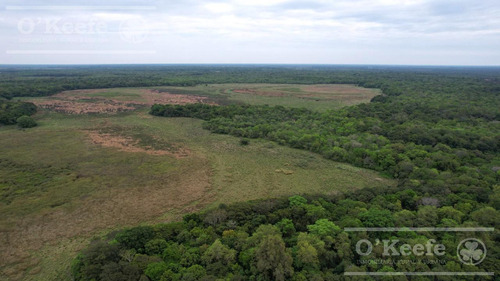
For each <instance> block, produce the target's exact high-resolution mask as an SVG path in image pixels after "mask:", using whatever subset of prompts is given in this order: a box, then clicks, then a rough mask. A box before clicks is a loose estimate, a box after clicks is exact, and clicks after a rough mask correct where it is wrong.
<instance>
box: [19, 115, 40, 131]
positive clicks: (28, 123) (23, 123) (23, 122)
mask: <svg viewBox="0 0 500 281" xmlns="http://www.w3.org/2000/svg"><path fill="white" fill-rule="evenodd" d="M16 122H17V125H18V126H19V127H20V128H33V127H36V126H37V125H38V124H37V123H36V121H35V120H34V119H33V118H31V117H29V116H27V115H23V116H21V117H19V118H17V120H16Z"/></svg>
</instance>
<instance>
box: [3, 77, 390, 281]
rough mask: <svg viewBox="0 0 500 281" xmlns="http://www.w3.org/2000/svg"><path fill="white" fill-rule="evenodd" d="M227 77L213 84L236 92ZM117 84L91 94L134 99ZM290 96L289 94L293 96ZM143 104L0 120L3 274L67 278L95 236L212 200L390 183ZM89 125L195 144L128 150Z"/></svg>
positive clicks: (155, 142) (160, 143)
mask: <svg viewBox="0 0 500 281" xmlns="http://www.w3.org/2000/svg"><path fill="white" fill-rule="evenodd" d="M223 86H224V87H225V88H222V87H223ZM227 86H228V85H216V86H213V87H221V88H220V91H219V93H220V94H221V95H226V94H228V95H231V94H230V93H231V90H228V89H227ZM203 87H205V86H199V87H192V88H194V89H198V88H203ZM207 87H212V86H207ZM238 87H241V88H248V87H250V85H244V86H243V85H239V86H238ZM276 87H279V88H276V89H275V88H273V87H272V88H270V89H269V90H266V91H274V90H276V91H280V92H284V91H286V92H287V93H297V94H303V89H302V86H295V85H288V86H286V87H284V86H276ZM229 88H234V87H233V86H230V87H229ZM183 90H184V91H189V88H186V89H183ZM120 91H121V90H117V89H113V90H110V89H106V90H94V92H91V93H89V94H92V95H100V96H99V97H100V98H101V97H102V96H103V95H110V96H112V99H115V98H120V99H122V98H124V99H125V97H126V96H127V94H128V95H129V96H128V97H127V98H133V99H135V98H137V97H136V96H134V95H135V94H138V93H139V90H137V89H133V90H131V89H124V90H123V91H124V93H125V95H124V96H122V97H120V95H119V93H120ZM200 91H201V90H200ZM103 93H104V94H103ZM174 94H178V93H174ZM193 94H194V95H197V96H198V95H199V96H201V95H200V92H196V91H195V92H194V93H193ZM240 94H241V95H245V94H243V93H240ZM202 97H209V98H210V99H211V100H217V96H213V97H210V95H209V94H207V95H204V96H202ZM234 97H236V96H234ZM259 97H260V98H262V96H259V95H256V97H255V98H256V99H257V98H259ZM226 98H227V97H226ZM276 98H278V97H276ZM47 99H48V98H41V99H40V100H47ZM292 99H293V98H292ZM295 99H297V101H295V100H294V101H293V102H292V103H295V102H299V101H298V99H299V98H298V97H297V98H295ZM147 112H148V109H147V108H140V107H139V108H137V109H136V110H135V111H131V112H122V113H114V114H80V115H72V114H63V113H58V112H54V111H51V110H42V111H41V112H40V113H38V114H37V115H36V119H37V122H38V123H39V126H38V127H36V128H32V129H29V130H20V129H18V128H16V127H13V126H10V127H0V155H1V156H0V177H1V180H0V214H2V216H1V218H0V228H1V229H2V231H0V261H1V262H0V270H1V272H0V280H2V278H4V279H7V280H69V279H68V278H69V275H68V274H67V273H68V269H69V265H70V261H71V259H72V258H74V255H75V253H76V252H77V251H78V250H79V249H81V247H83V246H85V244H86V243H87V242H88V241H89V239H91V238H92V237H93V236H95V235H100V234H102V233H105V232H107V231H111V230H114V229H118V228H122V227H125V226H133V225H137V224H141V223H156V222H164V221H169V220H172V219H178V218H180V217H181V216H182V215H183V214H185V213H187V212H192V211H196V210H200V209H202V208H205V207H210V206H215V205H216V204H219V203H231V202H238V201H244V200H249V199H257V198H268V197H276V196H281V195H291V194H297V193H323V194H329V193H335V192H338V191H342V190H350V189H356V188H362V187H370V186H378V185H383V186H386V185H390V184H393V182H392V181H391V180H387V179H383V178H381V177H380V175H378V174H377V173H375V172H373V171H368V170H364V169H358V168H355V167H352V166H350V165H346V164H341V163H335V162H332V161H328V160H325V159H322V158H321V157H319V156H318V155H315V154H313V153H310V152H306V151H301V150H296V149H291V148H287V147H282V146H279V145H277V144H274V143H272V142H269V141H263V140H250V144H249V145H246V146H242V145H240V142H239V139H238V138H235V137H232V136H228V135H216V134H212V133H210V132H209V131H206V130H203V129H202V127H201V124H202V121H200V120H195V119H189V118H161V117H153V116H150V115H148V114H147ZM88 131H103V132H106V133H109V134H113V135H114V136H120V137H123V138H125V139H129V140H133V141H134V144H135V145H137V146H139V147H142V148H144V149H146V148H147V147H151V149H153V150H154V149H159V150H161V149H164V150H168V149H172V148H179V147H182V148H184V149H187V150H189V152H190V153H189V155H187V156H186V157H175V155H170V154H165V155H154V154H150V153H147V151H127V150H123V149H120V148H117V147H113V146H105V145H102V144H100V143H95V142H93V141H92V139H91V138H90V137H89V135H88V133H87V132H88Z"/></svg>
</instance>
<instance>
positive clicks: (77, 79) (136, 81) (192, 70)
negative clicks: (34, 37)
mask: <svg viewBox="0 0 500 281" xmlns="http://www.w3.org/2000/svg"><path fill="white" fill-rule="evenodd" d="M443 72H445V73H447V74H448V75H449V76H450V77H454V78H456V79H457V80H462V81H463V82H461V85H462V84H464V85H467V84H476V83H477V82H478V81H484V79H487V80H488V81H487V82H488V83H489V84H491V85H494V86H496V87H497V89H498V69H497V68H492V67H485V68H479V67H477V68H459V67H405V66H401V67H395V66H366V67H365V66H305V65H288V66H279V65H275V66H269V65H142V66H141V65H129V66H127V65H106V66H104V65H103V66H73V65H72V66H65V65H55V66H0V85H2V87H0V97H4V98H12V97H23V96H32V97H33V96H46V95H51V94H54V93H57V92H60V91H64V90H75V89H93V88H116V87H146V86H192V85H197V84H206V83H285V84H288V83H296V84H321V83H325V84H332V83H337V84H339V83H343V84H359V85H361V86H364V87H367V88H380V89H382V90H384V91H385V92H387V93H389V92H393V91H394V90H391V88H392V87H393V86H394V83H396V84H397V85H398V87H401V88H402V89H405V90H408V89H412V88H414V87H420V86H422V85H428V86H430V85H432V86H434V87H438V88H440V89H447V90H448V91H449V90H453V89H460V86H459V85H455V84H453V83H452V84H450V85H441V82H442V77H441V76H442V73H443ZM403 81H404V82H403ZM412 81H413V82H412ZM406 82H412V85H411V86H409V85H406ZM476 86H477V85H476ZM481 87H482V86H481ZM481 87H479V88H476V89H475V91H474V92H473V93H471V94H474V93H475V92H477V91H480V90H481ZM471 106H472V105H471Z"/></svg>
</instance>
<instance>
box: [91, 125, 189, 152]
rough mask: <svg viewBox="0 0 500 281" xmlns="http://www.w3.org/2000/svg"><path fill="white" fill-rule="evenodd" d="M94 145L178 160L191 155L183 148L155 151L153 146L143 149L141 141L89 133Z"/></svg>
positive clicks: (95, 132) (93, 132) (106, 134)
mask: <svg viewBox="0 0 500 281" xmlns="http://www.w3.org/2000/svg"><path fill="white" fill-rule="evenodd" d="M87 134H88V136H89V137H90V139H91V141H92V143H94V144H98V145H101V146H104V147H113V148H118V149H119V150H121V151H125V152H142V153H147V154H150V155H171V156H174V157H176V158H185V157H188V156H189V155H190V154H191V151H190V150H189V149H187V148H183V147H175V146H174V147H173V148H172V149H170V150H159V149H154V148H153V147H151V146H146V147H141V146H139V141H138V140H135V139H133V138H131V137H126V136H117V135H113V134H108V133H101V132H97V131H87Z"/></svg>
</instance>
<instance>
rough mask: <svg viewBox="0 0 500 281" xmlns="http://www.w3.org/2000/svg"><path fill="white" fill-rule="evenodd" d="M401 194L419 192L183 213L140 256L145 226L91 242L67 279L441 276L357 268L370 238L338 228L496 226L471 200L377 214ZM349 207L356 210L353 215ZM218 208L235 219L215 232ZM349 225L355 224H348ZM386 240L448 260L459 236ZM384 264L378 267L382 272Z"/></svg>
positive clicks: (486, 236)
mask: <svg viewBox="0 0 500 281" xmlns="http://www.w3.org/2000/svg"><path fill="white" fill-rule="evenodd" d="M408 195H409V196H416V197H423V195H422V194H421V193H418V192H415V193H413V192H409V191H408V190H407V189H402V188H401V187H393V188H383V189H374V188H370V189H365V190H360V191H356V192H350V193H349V194H348V196H349V199H345V196H346V194H338V195H337V196H329V197H326V196H322V197H318V196H300V197H294V199H297V200H298V201H300V202H301V203H300V204H299V205H294V206H290V204H288V202H289V198H282V199H280V200H276V199H270V200H263V201H253V202H247V203H238V204H232V205H221V206H220V207H219V208H218V209H215V210H210V211H208V212H205V213H199V214H195V215H190V219H186V220H184V221H183V222H181V223H172V224H167V225H155V226H152V227H151V229H155V231H153V233H152V236H150V239H149V240H148V241H147V242H146V243H145V249H146V253H147V255H142V254H138V253H137V254H136V250H135V249H136V248H135V247H138V246H137V245H141V244H142V243H143V242H142V241H144V240H143V236H144V235H143V234H141V233H149V231H148V230H146V229H144V227H137V228H136V229H135V230H134V228H132V229H127V230H124V231H122V232H120V233H119V234H118V235H117V237H128V239H123V238H121V239H120V240H118V239H117V240H116V241H115V242H111V243H106V242H103V241H97V242H95V243H93V244H91V245H90V246H89V247H88V248H87V249H85V250H84V251H82V253H81V254H80V255H79V256H78V258H77V259H76V260H75V261H74V265H73V276H75V279H77V280H91V279H86V278H88V277H89V276H90V277H93V278H96V280H105V279H103V278H104V277H105V276H107V277H106V278H108V277H109V276H114V278H117V279H116V280H121V279H120V278H122V277H123V276H124V274H125V273H126V272H129V273H130V276H138V275H137V274H145V275H146V276H148V278H150V280H217V279H224V280H226V279H229V280H231V278H236V276H238V278H242V279H235V280H247V279H248V280H286V279H292V280H295V279H296V280H336V279H339V278H340V279H341V277H342V276H343V272H344V271H345V270H347V269H348V270H349V271H356V270H358V271H359V270H361V271H366V270H368V271H370V272H377V271H401V270H405V271H406V270H407V271H423V270H424V271H425V270H427V271H429V270H431V271H441V270H443V268H441V265H440V264H439V263H436V264H429V265H423V266H424V267H422V266H421V265H419V263H416V264H414V265H412V264H405V265H404V268H401V267H400V266H403V265H397V264H391V263H383V264H373V263H372V264H369V265H363V264H359V261H360V258H362V257H360V256H357V254H356V252H355V245H356V243H357V241H359V239H366V238H367V236H368V237H369V236H370V235H371V234H370V233H366V234H365V233H360V234H359V235H358V234H354V233H352V232H345V231H343V229H342V228H340V227H339V226H338V225H347V226H353V225H354V226H356V227H374V226H376V227H380V226H394V225H396V226H402V227H409V226H429V225H428V224H424V222H425V221H426V220H429V219H431V220H435V221H436V223H437V224H436V226H452V227H470V226H471V225H478V223H480V224H481V225H483V226H489V227H492V226H493V227H494V226H496V224H497V222H495V221H494V220H495V219H496V218H497V217H498V214H497V211H496V210H495V209H493V208H491V207H490V206H489V205H488V204H486V203H478V202H476V204H475V205H471V206H472V207H471V209H470V210H469V211H467V212H462V211H460V210H457V209H456V208H455V207H453V205H449V204H448V203H446V202H445V203H443V204H444V205H443V206H441V207H439V208H436V207H435V206H429V205H420V206H419V207H418V209H417V210H413V209H411V208H412V206H411V204H410V206H408V208H403V209H402V210H383V209H380V206H379V204H380V202H379V201H380V200H381V199H380V198H385V199H386V200H387V202H391V201H393V200H396V201H397V200H400V199H401V196H408ZM423 198H425V197H423ZM418 201H419V202H427V201H429V200H427V201H426V200H423V201H422V200H418ZM431 201H432V200H431ZM431 201H429V202H431ZM277 202H280V203H277ZM467 202H470V200H469V199H467V198H456V200H455V201H454V202H452V203H453V204H454V205H455V206H461V205H460V204H462V205H463V204H465V203H467ZM315 204H321V206H325V207H324V208H325V210H326V211H325V212H324V213H323V214H322V217H321V218H319V219H317V220H314V219H313V218H312V217H309V216H295V213H294V210H300V209H303V208H304V207H306V206H315ZM447 204H448V205H447ZM242 205H245V206H246V207H248V209H246V210H247V213H245V215H242V214H241V213H240V210H241V209H242V207H243V206H242ZM263 206H273V207H267V212H266V213H265V214H263V215H259V214H260V213H261V212H262V211H261V210H260V208H262V207H263ZM354 209H359V210H358V211H354ZM464 209H465V208H462V210H464ZM217 210H220V211H222V210H223V211H224V212H225V214H226V219H227V220H231V221H234V222H235V225H236V226H231V227H230V226H227V225H221V226H220V228H218V230H216V231H215V232H214V228H213V227H212V226H211V224H210V223H208V222H206V220H205V218H206V217H209V216H211V215H212V214H213V213H214V212H215V211H217ZM353 212H354V213H358V215H357V216H358V217H359V218H360V219H359V220H358V219H355V218H352V217H350V215H349V214H354V213H353ZM257 216H260V224H255V223H254V218H255V217H257ZM416 218H418V219H416ZM420 219H421V220H422V221H420ZM350 220H352V221H354V223H349V222H348V221H350ZM271 223H274V224H275V225H272V224H271ZM407 223H410V224H407ZM168 225H171V226H172V228H175V229H177V231H179V234H178V235H176V236H175V235H174V236H171V238H170V239H169V241H168V242H166V241H165V240H164V239H162V238H160V237H162V236H163V235H164V233H165V232H163V231H159V230H162V229H169V228H168V227H166V226H168ZM173 226H175V227H173ZM179 228H180V229H179ZM181 229H183V230H181ZM183 233H191V235H189V236H186V235H183ZM210 233H211V234H210ZM282 233H283V235H284V236H285V239H283V237H282ZM204 234H209V236H212V235H213V236H214V237H215V239H214V240H212V241H213V242H210V244H200V243H199V237H200V236H203V235H204ZM386 234H387V237H391V239H392V238H394V239H398V240H400V241H401V243H409V244H412V243H423V244H425V243H426V241H427V240H428V239H435V240H437V241H439V242H440V243H441V242H442V243H444V244H445V245H446V247H447V248H449V249H452V250H451V251H452V252H447V260H448V255H449V254H451V255H452V256H454V255H455V251H456V246H457V244H456V243H458V242H459V241H460V240H462V239H463V238H464V237H463V235H462V234H461V233H457V232H437V233H418V232H407V231H402V232H388V233H386ZM495 235H496V234H495V233H483V234H481V240H482V241H484V242H485V243H486V245H487V247H488V250H489V251H491V252H492V253H493V252H494V251H495V249H496V248H495V246H494V236H495ZM133 237H135V238H133ZM133 239H137V240H138V241H140V243H137V244H136V243H132V242H133V241H132V240H133ZM118 241H122V242H118ZM116 242H118V243H116ZM377 243H379V242H374V252H373V254H372V255H370V256H369V257H367V258H368V259H381V260H385V261H387V262H389V261H390V260H391V259H393V258H394V257H387V256H384V255H382V249H381V248H380V247H381V244H377ZM132 247H134V248H132ZM490 249H491V250H490ZM158 253H161V254H158ZM131 254H132V255H135V258H133V262H131V263H130V262H129V261H130V255H131ZM452 256H450V259H449V260H450V262H448V264H446V266H447V267H450V268H453V270H454V271H460V272H461V271H467V270H468V267H467V266H466V265H463V264H461V263H454V262H453V259H452V258H451V257H452ZM496 261H497V257H496V255H494V254H491V255H488V256H486V258H485V261H484V262H483V263H481V265H479V266H478V270H484V271H491V270H494V269H495V268H496V264H497V263H496ZM384 264H385V266H382V265H384ZM363 266H366V267H363ZM125 275H126V274H125ZM109 278H110V277H109ZM460 280H462V279H460ZM464 280H465V279H464Z"/></svg>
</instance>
